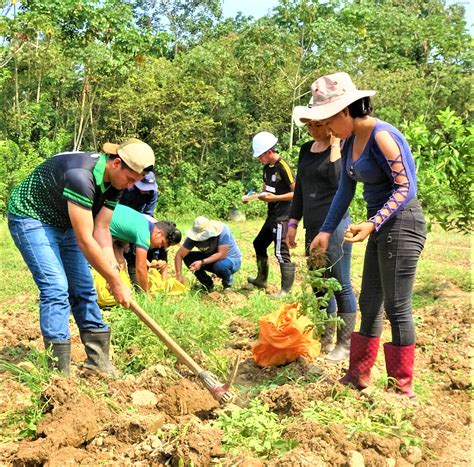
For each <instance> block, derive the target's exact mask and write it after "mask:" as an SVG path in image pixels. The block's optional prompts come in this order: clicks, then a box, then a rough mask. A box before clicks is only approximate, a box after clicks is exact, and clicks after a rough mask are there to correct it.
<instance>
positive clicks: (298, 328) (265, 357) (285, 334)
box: [252, 304, 321, 367]
mask: <svg viewBox="0 0 474 467" xmlns="http://www.w3.org/2000/svg"><path fill="white" fill-rule="evenodd" d="M320 351H321V344H320V343H319V342H318V341H316V340H314V338H313V324H312V322H311V320H310V319H309V318H308V317H307V316H303V315H301V314H300V312H299V311H298V309H297V305H296V304H281V305H280V307H279V308H278V309H277V310H276V311H274V312H273V313H270V314H268V315H265V316H262V317H261V318H260V335H259V338H258V341H257V343H256V344H255V345H254V347H253V349H252V353H253V358H254V360H255V362H256V363H257V365H259V366H262V367H265V366H277V365H285V364H286V363H289V362H293V361H294V360H296V359H297V358H298V357H300V356H302V357H305V358H306V359H307V360H308V361H313V360H314V359H315V358H316V357H317V356H318V355H319V353H320Z"/></svg>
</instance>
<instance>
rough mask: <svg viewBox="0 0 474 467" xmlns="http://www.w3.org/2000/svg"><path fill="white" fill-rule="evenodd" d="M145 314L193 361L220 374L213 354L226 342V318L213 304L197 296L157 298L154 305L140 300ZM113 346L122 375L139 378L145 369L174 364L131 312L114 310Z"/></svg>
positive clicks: (219, 367)
mask: <svg viewBox="0 0 474 467" xmlns="http://www.w3.org/2000/svg"><path fill="white" fill-rule="evenodd" d="M138 300H139V301H140V304H141V306H142V307H143V308H144V310H145V311H146V312H147V313H148V314H149V315H150V316H151V317H152V318H153V319H154V320H155V321H156V322H157V323H158V325H159V326H160V327H162V328H163V329H164V330H165V331H166V332H167V333H168V334H169V335H170V336H171V337H172V338H173V339H174V340H175V341H176V343H177V344H179V345H180V346H181V347H182V348H183V349H184V350H185V351H186V352H188V353H189V354H190V355H191V356H193V358H195V359H196V360H197V361H199V362H200V363H202V364H203V365H207V364H208V363H211V364H212V363H214V364H215V365H216V367H215V368H208V369H209V370H211V371H216V372H217V373H219V372H220V371H222V369H223V368H224V367H225V364H224V363H223V361H222V359H219V358H218V357H216V356H214V357H211V355H212V354H213V351H214V350H216V349H219V348H221V347H223V345H224V343H225V342H226V341H227V340H228V335H229V334H228V333H229V331H228V329H227V326H226V325H225V318H226V316H225V314H224V313H223V312H222V311H221V310H220V309H219V307H218V306H217V305H215V304H214V303H206V302H203V301H201V300H200V298H199V297H198V296H196V295H192V294H187V295H181V296H179V297H172V296H165V295H156V297H155V298H154V300H153V301H151V302H150V301H147V299H146V297H139V298H138ZM111 320H112V321H113V325H112V327H113V330H114V332H113V346H114V350H115V362H116V364H117V366H118V367H119V368H121V369H122V370H123V371H124V372H125V373H134V374H138V373H139V372H140V371H142V370H144V369H145V368H147V367H149V366H151V365H153V364H156V363H158V362H160V363H163V362H164V361H168V362H170V363H171V362H174V361H176V357H175V355H174V354H173V353H172V352H171V351H170V350H168V349H167V348H166V347H165V345H164V344H163V343H162V342H161V341H160V339H159V338H158V337H157V336H156V335H155V334H154V333H153V331H151V330H150V329H149V328H148V327H147V326H146V325H145V324H144V323H142V322H141V321H140V319H139V318H138V317H137V316H136V315H135V314H134V313H133V312H132V311H130V310H126V309H124V308H121V307H117V308H115V309H113V311H112V313H111Z"/></svg>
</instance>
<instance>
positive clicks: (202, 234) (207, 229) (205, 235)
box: [186, 216, 224, 242]
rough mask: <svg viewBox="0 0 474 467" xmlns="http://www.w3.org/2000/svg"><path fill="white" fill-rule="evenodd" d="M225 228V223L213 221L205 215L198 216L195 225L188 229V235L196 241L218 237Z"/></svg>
mask: <svg viewBox="0 0 474 467" xmlns="http://www.w3.org/2000/svg"><path fill="white" fill-rule="evenodd" d="M223 230H224V224H223V223H222V222H219V221H213V220H210V219H208V218H207V217H204V216H199V217H196V219H195V220H194V223H193V227H192V228H191V229H189V230H187V231H186V237H189V238H190V239H191V240H194V241H195V242H202V241H204V240H207V239H209V238H212V237H217V236H218V235H220V234H221V233H222V231H223Z"/></svg>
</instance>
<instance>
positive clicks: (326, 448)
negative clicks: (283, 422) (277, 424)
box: [284, 420, 356, 465]
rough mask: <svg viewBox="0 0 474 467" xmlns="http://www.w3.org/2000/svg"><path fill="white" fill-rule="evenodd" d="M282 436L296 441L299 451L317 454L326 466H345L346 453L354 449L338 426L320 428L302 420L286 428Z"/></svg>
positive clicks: (309, 421)
mask: <svg viewBox="0 0 474 467" xmlns="http://www.w3.org/2000/svg"><path fill="white" fill-rule="evenodd" d="M284 436H285V438H286V439H291V440H293V441H296V442H297V443H298V446H299V448H300V449H304V450H306V451H310V452H313V453H319V454H320V456H321V457H322V459H323V461H324V462H325V463H326V465H345V464H346V453H347V452H349V451H352V450H355V449H356V444H355V443H352V442H351V441H349V440H347V437H346V434H345V432H344V427H342V426H339V425H328V426H322V425H319V424H317V423H316V422H313V421H311V420H302V421H300V422H298V423H295V424H294V425H291V426H290V427H288V428H287V429H286V430H285V434H284Z"/></svg>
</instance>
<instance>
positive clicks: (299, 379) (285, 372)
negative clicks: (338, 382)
mask: <svg viewBox="0 0 474 467" xmlns="http://www.w3.org/2000/svg"><path fill="white" fill-rule="evenodd" d="M322 379H324V375H319V374H310V373H306V374H305V375H301V371H298V370H297V368H296V367H295V366H286V367H283V368H282V369H281V370H280V371H279V372H278V373H277V374H276V375H275V376H273V377H271V378H268V379H267V380H266V381H264V382H263V383H261V384H253V385H252V386H251V387H246V386H245V387H244V386H242V387H240V388H239V389H240V390H241V392H242V393H246V392H247V393H250V394H251V395H252V396H254V397H255V396H258V394H260V393H261V392H262V391H264V390H265V389H275V388H277V387H279V386H283V385H284V384H291V385H293V386H305V385H306V384H311V383H317V382H319V381H321V380H322Z"/></svg>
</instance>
